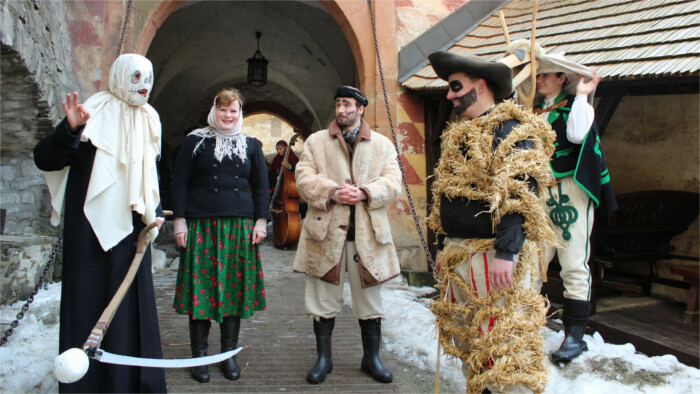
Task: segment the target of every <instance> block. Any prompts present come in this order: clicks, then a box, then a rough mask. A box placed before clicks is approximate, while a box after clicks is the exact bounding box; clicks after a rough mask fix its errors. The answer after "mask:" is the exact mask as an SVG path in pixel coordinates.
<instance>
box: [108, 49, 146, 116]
mask: <svg viewBox="0 0 700 394" xmlns="http://www.w3.org/2000/svg"><path fill="white" fill-rule="evenodd" d="M152 88H153V65H152V64H151V62H150V61H149V60H148V59H146V58H145V57H143V56H141V55H137V54H134V53H127V54H124V55H121V56H119V57H118V58H117V60H115V61H114V64H113V65H112V68H111V69H110V72H109V90H110V92H112V94H114V95H115V96H116V97H118V98H119V99H121V100H123V101H125V102H127V103H128V104H130V105H133V106H140V105H144V104H146V102H148V97H149V95H150V94H151V89H152Z"/></svg>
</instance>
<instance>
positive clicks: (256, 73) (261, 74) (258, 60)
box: [248, 31, 268, 87]
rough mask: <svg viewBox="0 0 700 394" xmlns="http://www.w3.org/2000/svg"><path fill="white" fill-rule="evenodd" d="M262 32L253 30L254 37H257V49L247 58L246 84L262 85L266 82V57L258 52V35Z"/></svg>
mask: <svg viewBox="0 0 700 394" xmlns="http://www.w3.org/2000/svg"><path fill="white" fill-rule="evenodd" d="M261 36H262V33H260V32H259V31H258V32H255V37H257V38H258V50H257V51H255V54H254V55H253V57H251V58H250V59H248V85H250V86H256V87H259V86H264V85H265V84H266V83H267V63H268V61H267V59H265V57H264V56H263V55H262V53H261V52H260V37H261Z"/></svg>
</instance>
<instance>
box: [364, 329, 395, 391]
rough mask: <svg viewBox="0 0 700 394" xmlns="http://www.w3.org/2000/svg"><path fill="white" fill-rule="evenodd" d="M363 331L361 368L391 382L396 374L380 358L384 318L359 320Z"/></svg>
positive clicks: (381, 380)
mask: <svg viewBox="0 0 700 394" xmlns="http://www.w3.org/2000/svg"><path fill="white" fill-rule="evenodd" d="M359 322H360V330H361V331H362V349H363V350H364V355H363V356H362V364H361V368H362V371H363V372H369V373H370V374H371V375H372V377H373V378H374V379H375V380H378V381H380V382H382V383H391V381H392V380H393V379H394V376H393V375H392V374H391V372H390V371H389V370H388V369H386V367H385V366H384V364H382V361H381V360H380V359H379V348H380V345H381V343H382V319H370V320H359Z"/></svg>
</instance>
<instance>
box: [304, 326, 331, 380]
mask: <svg viewBox="0 0 700 394" xmlns="http://www.w3.org/2000/svg"><path fill="white" fill-rule="evenodd" d="M333 327H335V317H333V318H330V319H324V318H319V321H316V320H315V319H314V334H316V354H318V360H316V364H314V366H313V367H311V370H310V371H309V373H308V374H307V375H306V381H307V382H309V383H321V382H323V381H324V380H326V375H327V374H329V373H331V372H333V359H332V358H331V339H332V335H333Z"/></svg>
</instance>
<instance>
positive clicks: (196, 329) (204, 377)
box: [190, 318, 211, 383]
mask: <svg viewBox="0 0 700 394" xmlns="http://www.w3.org/2000/svg"><path fill="white" fill-rule="evenodd" d="M210 326H211V321H209V320H192V319H191V318H190V346H191V348H192V357H205V356H206V355H207V350H208V348H209V344H208V343H207V340H208V339H209V327H210ZM190 373H191V375H192V379H194V380H196V381H198V382H200V383H206V382H208V381H209V366H208V365H201V366H199V367H192V369H191V371H190Z"/></svg>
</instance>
